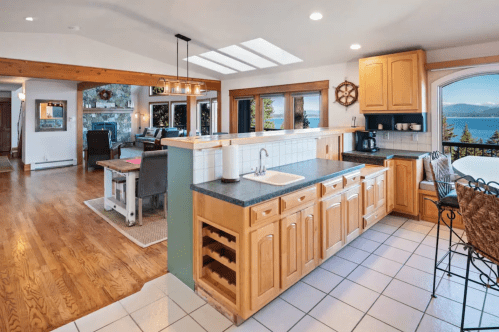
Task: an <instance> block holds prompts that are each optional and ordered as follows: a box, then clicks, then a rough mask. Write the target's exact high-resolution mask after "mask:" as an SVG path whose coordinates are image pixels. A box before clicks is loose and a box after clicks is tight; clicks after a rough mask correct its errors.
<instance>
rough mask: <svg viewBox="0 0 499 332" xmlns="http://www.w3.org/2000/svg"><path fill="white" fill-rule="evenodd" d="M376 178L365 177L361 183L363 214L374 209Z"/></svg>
mask: <svg viewBox="0 0 499 332" xmlns="http://www.w3.org/2000/svg"><path fill="white" fill-rule="evenodd" d="M376 192H377V190H376V179H367V180H365V181H364V182H363V183H362V194H363V198H364V215H366V214H370V213H372V212H373V211H374V210H376Z"/></svg>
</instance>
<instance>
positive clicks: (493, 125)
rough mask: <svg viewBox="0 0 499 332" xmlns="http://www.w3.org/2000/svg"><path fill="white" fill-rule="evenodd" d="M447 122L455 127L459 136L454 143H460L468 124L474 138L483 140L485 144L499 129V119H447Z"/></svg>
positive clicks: (454, 139)
mask: <svg viewBox="0 0 499 332" xmlns="http://www.w3.org/2000/svg"><path fill="white" fill-rule="evenodd" d="M447 122H448V123H449V125H454V134H456V135H457V137H454V138H453V139H452V141H453V142H459V140H460V139H461V135H462V134H463V130H464V126H465V125H466V124H468V128H469V130H470V133H471V135H473V138H474V139H480V138H482V139H483V142H484V143H485V142H486V141H487V140H488V139H489V138H490V137H491V136H492V135H493V134H494V131H496V129H499V118H447Z"/></svg>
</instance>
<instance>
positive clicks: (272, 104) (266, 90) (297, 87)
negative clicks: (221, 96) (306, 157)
mask: <svg viewBox="0 0 499 332" xmlns="http://www.w3.org/2000/svg"><path fill="white" fill-rule="evenodd" d="M328 94H329V81H317V82H308V83H295V84H286V85H278V86H266V87H258V88H244V89H237V90H230V91H229V97H230V103H229V108H230V124H229V128H230V132H231V133H236V132H238V133H247V132H250V131H272V130H282V129H300V128H318V127H327V126H328V125H329V119H328V113H329V112H328V103H325V102H324V100H323V99H322V98H323V97H324V98H326V100H327V96H328Z"/></svg>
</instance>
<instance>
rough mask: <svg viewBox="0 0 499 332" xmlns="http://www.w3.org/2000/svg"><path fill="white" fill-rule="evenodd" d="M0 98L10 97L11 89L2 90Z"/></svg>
mask: <svg viewBox="0 0 499 332" xmlns="http://www.w3.org/2000/svg"><path fill="white" fill-rule="evenodd" d="M0 98H10V91H0Z"/></svg>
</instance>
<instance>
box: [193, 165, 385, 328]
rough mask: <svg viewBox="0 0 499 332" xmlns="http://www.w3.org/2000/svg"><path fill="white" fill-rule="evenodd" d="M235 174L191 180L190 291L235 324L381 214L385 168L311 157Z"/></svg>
mask: <svg viewBox="0 0 499 332" xmlns="http://www.w3.org/2000/svg"><path fill="white" fill-rule="evenodd" d="M272 170H275V171H279V172H284V173H291V174H296V175H302V176H304V179H303V180H301V181H299V182H296V183H293V184H290V185H287V186H273V185H269V184H262V183H259V182H255V181H251V180H247V179H241V181H240V182H238V183H231V184H223V183H221V182H220V181H218V180H217V181H211V182H207V183H201V184H193V185H191V189H192V190H193V202H194V219H193V224H194V282H195V284H196V288H195V290H196V292H197V293H198V294H199V295H201V296H202V297H203V298H205V299H207V300H208V302H209V303H210V304H212V305H213V306H214V307H216V308H217V309H218V310H219V311H220V312H222V313H223V314H225V316H226V317H228V318H229V319H230V320H231V321H233V322H234V323H236V324H240V323H241V322H242V321H244V320H246V319H248V318H249V317H251V316H252V315H253V314H254V313H255V312H256V311H258V310H260V309H261V308H262V307H263V306H265V305H266V304H267V303H269V302H270V301H272V300H273V299H274V298H276V297H277V296H279V294H281V293H282V292H284V291H285V290H286V289H288V288H289V287H291V286H292V285H293V284H295V283H296V282H298V281H299V280H300V279H301V278H303V277H304V276H306V275H307V274H308V273H310V272H311V271H313V270H314V269H315V268H316V267H317V266H319V265H320V264H321V263H322V262H323V261H324V260H326V259H328V258H329V257H331V256H332V255H334V254H335V253H336V252H338V251H339V250H340V249H341V248H343V247H344V246H346V245H347V244H348V243H350V242H351V241H353V240H354V239H355V238H357V237H358V236H359V235H360V234H362V232H364V231H365V230H367V229H368V228H369V227H371V226H372V225H374V224H375V223H376V222H378V221H379V220H381V219H382V218H383V217H384V216H385V215H386V170H387V169H386V168H384V167H367V168H365V167H364V165H363V164H359V163H351V162H343V161H333V160H324V159H312V160H307V161H303V162H298V163H293V164H289V165H285V166H280V167H276V168H273V169H272Z"/></svg>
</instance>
